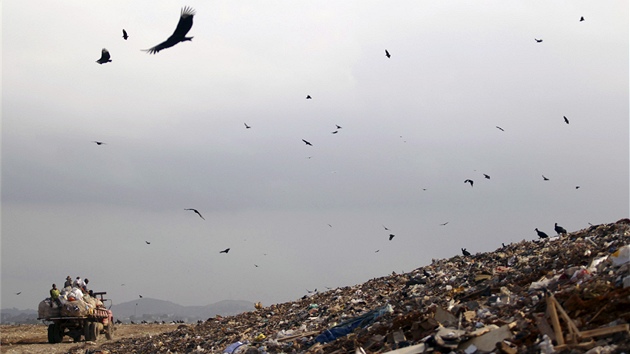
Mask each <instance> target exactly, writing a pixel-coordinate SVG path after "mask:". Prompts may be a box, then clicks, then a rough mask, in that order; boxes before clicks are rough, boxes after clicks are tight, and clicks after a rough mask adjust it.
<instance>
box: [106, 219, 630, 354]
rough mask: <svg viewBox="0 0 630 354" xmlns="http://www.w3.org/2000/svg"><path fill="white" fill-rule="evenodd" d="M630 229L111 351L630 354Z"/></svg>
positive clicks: (598, 230) (601, 231)
mask: <svg viewBox="0 0 630 354" xmlns="http://www.w3.org/2000/svg"><path fill="white" fill-rule="evenodd" d="M628 322H630V220H628V219H623V220H620V221H618V222H616V223H613V224H604V225H595V226H592V227H589V228H588V229H584V230H580V231H577V232H574V233H569V234H567V235H559V236H556V237H552V238H549V239H547V240H541V241H521V242H519V243H513V244H509V245H504V246H503V247H501V248H499V249H497V250H496V251H494V252H488V253H478V254H475V255H471V256H455V257H452V258H450V259H442V260H433V261H432V263H431V264H430V265H427V266H424V267H421V268H418V269H416V270H414V271H412V272H409V273H405V274H396V273H393V274H392V275H390V276H386V277H381V278H375V279H372V280H370V281H367V282H366V283H364V284H359V285H355V286H348V287H343V288H337V289H333V290H329V291H326V292H319V293H315V294H312V295H310V296H305V297H303V298H302V299H299V300H297V301H294V302H288V303H282V304H275V305H271V306H268V307H263V306H256V309H252V311H251V312H247V313H243V314H240V315H237V316H231V317H220V316H217V317H214V318H210V319H208V320H207V321H205V322H202V323H198V324H197V325H180V326H179V327H177V329H176V330H174V331H172V332H167V333H163V334H160V335H156V336H153V337H146V338H135V339H123V340H120V341H117V342H110V343H105V344H103V345H102V346H101V349H102V350H105V351H109V352H110V353H230V354H232V353H248V354H253V353H399V354H402V353H407V354H412V353H425V352H433V353H449V352H455V353H466V354H473V353H489V352H494V353H507V354H514V353H557V352H566V353H569V352H570V353H589V354H593V353H621V352H626V353H627V352H628V351H629V350H630V330H629V327H628Z"/></svg>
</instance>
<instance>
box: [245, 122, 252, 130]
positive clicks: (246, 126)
mask: <svg viewBox="0 0 630 354" xmlns="http://www.w3.org/2000/svg"><path fill="white" fill-rule="evenodd" d="M243 124H245V129H249V128H251V127H250V126H249V125H247V123H243Z"/></svg>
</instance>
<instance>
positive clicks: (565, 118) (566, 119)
mask: <svg viewBox="0 0 630 354" xmlns="http://www.w3.org/2000/svg"><path fill="white" fill-rule="evenodd" d="M562 118H564V122H565V123H567V124H569V118H567V117H566V116H562Z"/></svg>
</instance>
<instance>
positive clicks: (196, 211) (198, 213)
mask: <svg viewBox="0 0 630 354" xmlns="http://www.w3.org/2000/svg"><path fill="white" fill-rule="evenodd" d="M184 210H192V211H194V212H195V214H197V215H199V217H200V218H202V219H204V220H206V218H204V217H203V216H201V213H200V212H199V210H197V209H193V208H190V209H184Z"/></svg>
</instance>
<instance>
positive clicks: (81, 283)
mask: <svg viewBox="0 0 630 354" xmlns="http://www.w3.org/2000/svg"><path fill="white" fill-rule="evenodd" d="M89 282H90V280H89V279H88V278H85V279H81V277H77V278H76V279H75V280H74V281H73V280H72V278H71V277H70V276H69V275H68V276H67V277H66V282H65V283H64V284H63V287H64V289H68V290H70V289H73V288H76V289H79V290H80V291H81V292H82V293H83V294H90V296H91V295H92V290H89V291H88V288H87V286H88V283H89ZM60 295H61V290H59V289H58V288H57V284H53V285H52V289H50V299H51V300H52V301H54V302H55V303H57V305H59V306H61V301H60V300H59V296H60ZM51 306H52V303H51Z"/></svg>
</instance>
